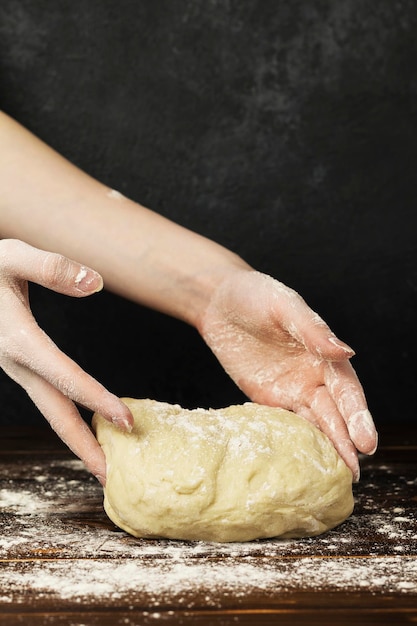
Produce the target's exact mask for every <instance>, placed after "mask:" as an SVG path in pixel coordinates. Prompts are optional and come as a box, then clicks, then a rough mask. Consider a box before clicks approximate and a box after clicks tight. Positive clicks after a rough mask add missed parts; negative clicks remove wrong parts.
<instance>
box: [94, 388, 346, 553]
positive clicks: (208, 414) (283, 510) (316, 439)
mask: <svg viewBox="0 0 417 626" xmlns="http://www.w3.org/2000/svg"><path fill="white" fill-rule="evenodd" d="M123 401H124V402H125V403H126V404H127V405H128V406H129V407H130V410H131V411H132V413H133V416H134V418H135V425H134V428H133V431H132V433H131V434H128V433H124V432H122V431H121V430H119V429H118V428H116V427H115V426H113V425H112V424H111V423H109V422H108V421H106V420H105V419H104V418H103V417H101V416H100V415H98V414H95V415H94V418H93V427H94V429H95V431H96V434H97V439H98V441H99V443H100V444H101V446H102V448H103V450H104V453H105V456H106V463H107V484H106V487H105V489H104V508H105V510H106V512H107V514H108V516H109V517H110V519H111V520H112V521H113V522H114V523H115V524H116V525H117V526H119V527H120V528H122V529H124V530H126V531H127V532H128V533H131V534H132V535H135V536H136V537H167V538H171V539H186V540H206V541H249V540H251V539H258V538H261V537H277V536H282V537H304V536H311V535H317V534H319V533H322V532H324V531H326V530H328V529H329V528H333V527H334V526H336V525H337V524H339V523H340V522H342V521H343V520H344V519H346V517H348V516H349V515H350V513H351V512H352V510H353V496H352V474H351V472H350V470H349V469H348V468H347V466H346V465H345V463H344V462H343V461H342V459H341V458H340V456H339V455H338V454H337V452H336V450H335V449H334V447H333V445H332V444H331V443H330V441H329V440H328V439H327V437H326V436H325V435H323V433H321V432H320V431H319V430H318V429H317V428H315V427H314V426H312V425H311V424H310V423H309V422H307V421H306V420H304V419H302V418H301V417H298V416H297V415H295V414H294V413H291V412H289V411H284V410H283V409H278V408H271V407H266V406H261V405H258V404H253V403H250V402H248V403H246V404H243V405H240V406H230V407H228V408H225V409H219V410H214V409H209V410H203V409H194V410H186V409H182V408H181V407H180V406H178V405H170V404H166V403H162V402H156V401H154V400H146V399H145V400H134V399H131V398H123Z"/></svg>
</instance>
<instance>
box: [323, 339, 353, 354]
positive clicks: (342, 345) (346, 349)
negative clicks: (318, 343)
mask: <svg viewBox="0 0 417 626" xmlns="http://www.w3.org/2000/svg"><path fill="white" fill-rule="evenodd" d="M328 340H329V342H330V343H331V344H333V345H334V346H336V347H337V348H341V349H342V350H343V351H344V352H346V354H347V355H349V356H354V354H355V351H354V350H353V349H352V348H351V347H350V346H348V345H347V343H344V342H343V341H340V339H338V338H337V337H335V336H332V337H329V338H328Z"/></svg>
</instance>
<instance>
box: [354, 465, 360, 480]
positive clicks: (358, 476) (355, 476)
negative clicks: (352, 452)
mask: <svg viewBox="0 0 417 626" xmlns="http://www.w3.org/2000/svg"><path fill="white" fill-rule="evenodd" d="M352 474H353V482H354V483H358V482H359V481H360V478H361V468H360V467H359V465H358V467H357V468H356V469H355V470H352Z"/></svg>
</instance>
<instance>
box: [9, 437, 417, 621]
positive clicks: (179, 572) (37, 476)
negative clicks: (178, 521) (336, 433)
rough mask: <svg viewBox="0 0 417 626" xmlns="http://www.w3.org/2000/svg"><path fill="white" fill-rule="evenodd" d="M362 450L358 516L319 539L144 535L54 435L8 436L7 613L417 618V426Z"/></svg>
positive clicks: (69, 617) (40, 617) (87, 617)
mask: <svg viewBox="0 0 417 626" xmlns="http://www.w3.org/2000/svg"><path fill="white" fill-rule="evenodd" d="M405 444H406V445H404V442H403V443H401V442H398V441H395V439H394V438H393V437H392V436H386V437H385V438H384V439H383V441H382V445H381V447H380V450H379V452H378V453H377V454H376V456H375V457H373V458H371V459H363V460H362V479H361V482H360V484H359V485H357V486H356V487H355V498H356V506H355V511H354V514H353V515H352V516H351V518H350V519H349V520H347V521H346V522H345V523H344V524H343V525H341V526H340V527H339V528H337V529H334V530H333V531H331V532H329V533H327V534H325V535H322V536H320V537H317V538H310V539H304V540H290V541H289V540H287V541H282V540H268V541H258V542H249V543H245V544H243V543H242V544H205V543H191V542H190V543H187V542H175V541H162V540H160V541H150V540H137V539H134V538H133V537H130V536H128V535H126V534H125V533H123V532H121V531H119V530H118V529H116V528H115V527H114V526H113V524H112V523H111V522H110V521H109V520H108V518H107V517H106V515H105V513H104V512H103V508H102V491H101V487H100V485H99V484H98V483H97V482H96V481H95V479H94V478H92V477H91V476H89V474H88V473H87V472H86V471H85V470H84V469H83V466H82V464H81V463H80V462H79V461H78V460H77V459H76V458H75V457H74V456H73V455H72V454H71V453H70V452H68V451H67V450H66V449H65V448H64V447H63V445H62V444H61V443H60V442H59V441H58V440H57V439H56V438H55V437H54V436H51V435H50V434H49V433H48V432H44V431H42V432H35V431H34V432H28V431H16V432H10V430H8V431H6V432H4V433H3V437H2V438H1V443H0V529H1V532H0V624H7V625H8V626H9V625H10V626H14V625H15V624H24V625H25V626H31V625H32V624H33V625H37V626H38V625H41V624H42V625H43V624H54V625H55V624H56V625H61V624H65V625H69V624H71V625H74V626H75V625H85V626H86V625H90V624H91V625H100V626H106V625H110V624H111V625H112V626H119V625H124V626H133V625H137V624H158V623H161V624H164V626H165V625H166V624H185V625H187V624H198V625H201V626H207V625H208V624H219V625H222V626H223V625H224V626H226V625H229V624H230V625H232V624H237V625H244V626H246V625H248V624H261V625H267V624H280V625H285V624H304V625H306V624H310V625H311V624H317V625H319V624H320V625H322V624H338V625H341V626H343V625H345V624H351V623H352V622H355V623H357V624H359V625H362V624H412V623H414V624H416V623H417V454H416V452H417V437H411V436H409V439H408V442H405Z"/></svg>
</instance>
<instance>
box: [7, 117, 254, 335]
mask: <svg viewBox="0 0 417 626" xmlns="http://www.w3.org/2000/svg"><path fill="white" fill-rule="evenodd" d="M0 237H2V238H4V237H13V238H16V239H22V240H24V241H26V242H28V243H30V244H32V245H34V246H36V247H39V248H43V249H47V250H51V251H54V252H60V253H61V254H64V255H65V256H68V257H70V258H73V259H74V260H77V261H79V262H81V263H84V264H86V265H89V266H90V267H93V268H94V269H96V270H97V271H98V272H100V273H101V274H102V276H103V279H104V283H105V286H106V287H107V288H108V289H110V290H112V291H114V292H116V293H118V294H120V295H123V296H125V297H128V298H130V299H132V300H134V301H136V302H139V303H142V304H144V305H147V306H150V307H152V308H155V309H157V310H159V311H162V312H164V313H168V314H170V315H173V316H175V317H178V318H180V319H183V320H185V321H187V322H189V323H191V324H193V325H196V326H198V319H199V316H200V315H201V314H202V312H203V310H204V309H205V306H206V304H207V302H208V300H209V298H210V295H211V293H212V290H213V289H214V288H215V287H216V285H217V284H218V283H219V282H220V281H221V280H222V278H223V277H224V276H225V275H227V274H228V273H229V272H231V271H233V270H234V269H236V268H248V266H247V264H246V263H244V262H243V261H242V260H241V259H240V258H239V257H238V256H236V255H235V254H233V253H232V252H230V251H229V250H227V249H225V248H223V247H222V246H220V245H218V244H216V243H214V242H212V241H210V240H209V239H206V238H204V237H201V236H200V235H197V234H196V233H193V232H191V231H189V230H187V229H185V228H183V227H181V226H179V225H177V224H175V223H173V222H171V221H169V220H167V219H165V218H164V217H162V216H160V215H158V214H156V213H154V212H152V211H150V210H149V209H146V208H145V207H142V206H140V205H139V204H137V203H135V202H132V201H131V200H129V199H127V198H125V197H123V196H120V194H117V193H115V192H114V191H112V190H111V189H109V188H108V187H106V186H105V185H103V184H101V183H99V182H97V181H96V180H94V179H93V178H91V177H90V176H88V175H87V174H85V173H83V172H82V171H81V170H79V169H78V168H76V167H75V166H74V165H72V164H71V163H69V162H68V161H67V160H66V159H64V158H63V157H61V156H60V155H58V154H57V153H56V152H55V151H53V150H52V149H51V148H49V147H48V146H46V145H45V144H44V143H43V142H41V141H40V140H39V139H37V138H36V137H34V136H33V135H32V134H31V133H29V132H28V131H27V130H25V129H24V128H22V127H21V126H20V125H18V124H17V123H16V122H14V121H12V120H11V119H10V118H8V117H7V116H5V115H4V114H1V113H0Z"/></svg>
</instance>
